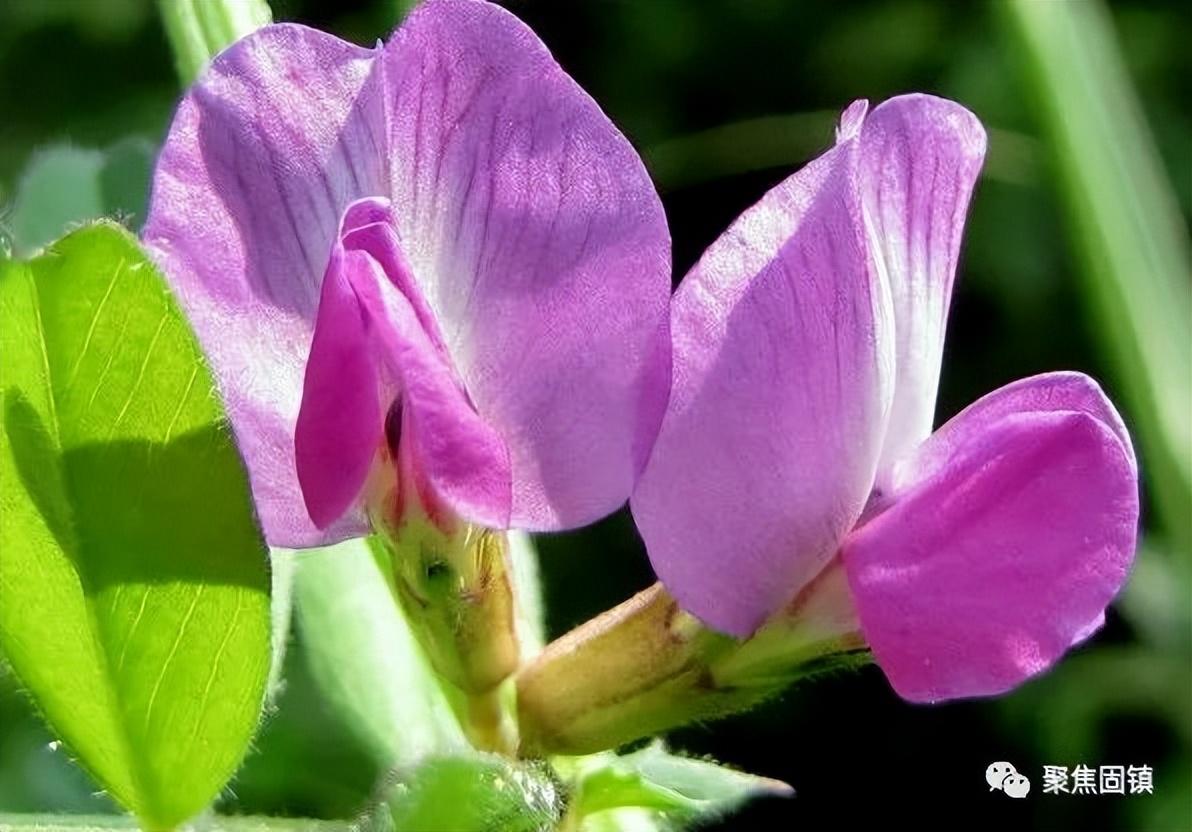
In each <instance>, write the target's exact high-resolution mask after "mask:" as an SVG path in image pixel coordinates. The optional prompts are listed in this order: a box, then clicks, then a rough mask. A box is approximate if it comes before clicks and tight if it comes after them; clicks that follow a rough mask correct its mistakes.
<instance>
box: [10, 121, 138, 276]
mask: <svg viewBox="0 0 1192 832" xmlns="http://www.w3.org/2000/svg"><path fill="white" fill-rule="evenodd" d="M152 166H153V145H151V144H150V143H149V142H147V141H145V140H144V139H139V138H128V139H124V140H123V141H120V142H117V143H116V144H114V145H112V146H111V147H110V148H108V149H107V150H96V149H91V148H81V147H75V146H73V145H66V144H58V145H50V146H49V147H46V148H43V149H41V150H39V151H37V152H36V153H35V154H34V155H33V157H32V158H31V159H30V160H29V163H28V165H26V167H25V171H24V173H23V174H22V175H21V179H20V182H19V183H18V185H17V189H16V194H15V195H14V198H13V209H12V217H11V225H12V238H13V244H14V246H15V248H16V252H17V254H19V255H22V256H26V255H29V254H32V253H33V252H35V251H37V250H38V249H40V248H41V247H42V246H44V245H46V244H47V243H49V242H50V241H52V240H56V239H58V237H60V236H61V235H62V234H64V233H65V232H66V231H67V229H69V228H70V227H71V226H73V225H76V224H78V223H80V222H83V221H84V220H93V219H99V218H100V217H118V218H122V219H125V218H131V219H134V220H139V219H141V218H143V216H144V211H145V204H146V202H147V200H148V198H149V176H150V171H151V169H152Z"/></svg>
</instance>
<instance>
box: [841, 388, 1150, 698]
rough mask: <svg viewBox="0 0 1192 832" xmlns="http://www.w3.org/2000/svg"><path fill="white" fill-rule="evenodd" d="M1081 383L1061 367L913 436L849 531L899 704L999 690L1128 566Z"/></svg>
mask: <svg viewBox="0 0 1192 832" xmlns="http://www.w3.org/2000/svg"><path fill="white" fill-rule="evenodd" d="M1094 390H1095V388H1094V387H1092V386H1090V385H1088V384H1084V383H1083V382H1081V381H1080V379H1079V377H1076V376H1075V375H1074V374H1064V375H1061V376H1059V377H1057V378H1050V379H1049V378H1048V377H1040V378H1039V379H1030V380H1027V381H1025V382H1019V383H1018V384H1016V385H1013V386H1011V387H1010V388H1004V389H1003V390H1000V391H997V392H995V393H993V394H991V395H990V396H987V397H986V398H985V399H982V400H981V401H980V402H977V403H976V404H974V405H973V406H972V407H970V408H969V409H968V410H966V411H965V412H964V413H962V414H960V415H959V416H957V417H956V418H955V419H953V420H952V421H950V422H949V423H948V424H947V425H945V426H944V427H943V428H942V429H941V430H940V431H939V432H938V433H937V434H936V435H935V436H933V437H932V438H931V439H929V440H928V441H927V442H926V443H925V445H924V446H923V448H922V450H921V451H920V452H919V454H918V455H917V456H916V457H915V458H914V461H916V462H918V463H919V465H918V466H916V465H915V464H914V462H908V463H907V464H906V465H905V466H903V470H901V471H900V474H899V479H900V480H901V482H900V484H899V487H898V490H897V492H896V493H895V494H894V495H892V500H893V503H892V504H891V505H890V506H889V507H888V508H886V509H885V510H884V511H882V512H881V513H879V514H877V515H876V516H875V517H874V518H873V519H871V520H870V521H869V522H867V523H865V524H864V525H863V526H862V527H861V528H859V529H858V530H857V531H855V532H854V533H853V534H851V535H850V536H849V538H848V540H847V541H846V543H845V545H844V547H843V551H842V555H843V559H844V564H845V567H846V569H847V570H848V576H849V584H850V587H851V588H852V591H853V595H854V597H855V599H856V603H857V607H858V612H859V614H860V619H861V625H862V629H863V631H864V634H865V637H866V639H867V640H868V641H869V643H870V645H871V646H872V648H873V652H874V656H875V657H876V659H877V662H878V664H879V665H881V667H882V669H883V671H885V673H886V676H887V678H888V679H889V680H890V683H891V684H892V685H893V686H894V689H895V690H896V691H898V693H899V694H900V695H901V696H903V697H904V698H906V699H910V700H912V701H921V702H933V701H937V700H941V699H951V698H957V697H968V696H989V695H994V694H998V693H1003V692H1005V691H1008V690H1010V689H1011V688H1013V687H1015V686H1016V685H1018V684H1020V683H1021V682H1022V681H1024V680H1025V679H1027V678H1029V677H1031V676H1033V675H1035V674H1037V673H1039V672H1041V671H1043V670H1045V669H1046V668H1048V667H1050V666H1051V664H1053V663H1054V662H1055V661H1056V660H1058V659H1059V657H1060V656H1061V655H1062V654H1063V653H1064V652H1065V651H1066V650H1067V649H1068V648H1069V647H1071V646H1072V645H1073V644H1075V643H1077V642H1079V641H1080V640H1082V639H1084V638H1086V637H1087V636H1088V635H1090V634H1091V633H1092V632H1093V631H1094V630H1095V629H1096V627H1097V626H1099V624H1100V622H1101V621H1102V620H1103V619H1102V615H1103V613H1104V610H1105V607H1106V606H1107V605H1108V604H1109V603H1110V601H1111V600H1112V599H1113V597H1114V595H1115V594H1116V593H1117V592H1118V590H1119V589H1120V588H1121V586H1122V584H1123V583H1124V582H1125V580H1126V575H1127V572H1128V570H1129V567H1130V563H1131V561H1132V559H1133V555H1134V548H1135V543H1136V533H1137V523H1138V487H1137V473H1136V470H1135V467H1134V460H1133V453H1132V451H1131V450H1130V447H1129V441H1128V439H1127V438H1126V437H1125V434H1124V433H1118V432H1117V430H1116V429H1115V428H1116V427H1118V426H1120V422H1119V420H1117V417H1116V414H1114V413H1113V410H1112V406H1110V405H1109V404H1108V402H1106V401H1105V400H1104V399H1103V398H1102V397H1100V396H1099V395H1094V394H1093V392H1094ZM1015 406H1018V407H1019V408H1021V409H1016V407H1015ZM916 472H917V474H918V478H917V479H916V477H915V473H916Z"/></svg>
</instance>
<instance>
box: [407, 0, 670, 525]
mask: <svg viewBox="0 0 1192 832" xmlns="http://www.w3.org/2000/svg"><path fill="white" fill-rule="evenodd" d="M384 66H385V72H386V83H387V84H388V86H389V95H390V96H391V98H390V101H389V102H388V103H389V105H390V107H391V109H390V117H389V118H390V122H389V123H390V129H391V133H390V145H391V151H390V153H389V160H390V162H391V165H392V167H391V180H392V192H391V193H392V199H393V205H394V212H395V215H396V218H397V224H398V229H399V233H400V237H401V239H402V241H403V246H404V247H405V252H406V255H407V256H408V257H409V259H410V263H411V265H412V267H413V271H414V274H415V276H416V279H417V280H418V281H419V282H420V283H421V285H422V287H423V294H424V296H425V297H426V299H427V301H428V303H429V305H430V307H431V309H433V310H434V313H435V316H436V318H437V320H438V322H439V325H440V328H441V332H442V334H443V338H444V341H445V343H446V346H447V349H448V351H449V353H450V355H451V357H452V360H453V362H454V365H455V367H456V369H457V370H458V372H459V374H460V377H461V379H462V381H463V383H464V385H465V386H466V387H467V390H468V393H469V395H470V396H471V398H472V400H473V402H474V403H475V405H476V409H477V410H478V411H479V412H480V413H481V414H482V415H483V417H484V419H485V420H486V421H487V422H488V423H489V424H491V425H492V427H493V429H494V430H495V431H496V432H497V433H498V434H499V435H500V436H501V438H502V440H503V441H504V443H505V445H506V446H507V448H508V451H509V455H510V462H511V465H512V472H513V473H512V483H513V486H512V487H513V508H512V519H511V522H512V523H513V524H514V525H515V526H518V527H520V528H527V529H556V528H561V527H569V526H577V525H582V524H584V523H587V522H590V521H592V520H595V519H597V518H599V517H601V516H603V515H605V514H607V513H608V512H610V511H612V510H613V509H615V508H616V507H617V506H618V505H620V504H621V503H622V502H624V500H625V499H626V497H628V495H629V491H630V489H631V488H632V484H633V480H634V477H635V476H636V474H637V472H638V470H639V469H640V466H641V464H642V462H643V461H644V457H645V454H646V452H647V451H648V449H649V447H650V443H651V442H652V441H653V438H654V435H655V433H656V431H657V426H658V422H659V420H660V419H661V415H662V410H663V408H664V406H665V402H666V377H667V373H668V371H669V367H668V360H667V359H668V355H669V334H668V331H667V310H668V303H669V295H670V240H669V235H668V232H667V229H666V222H665V218H664V215H663V211H662V205H661V203H660V201H659V199H658V196H657V194H656V192H655V191H654V188H653V185H652V184H651V182H650V179H649V177H648V176H647V174H646V171H645V169H644V167H643V165H642V163H641V160H640V159H639V158H638V156H637V154H636V153H635V152H634V150H633V148H632V147H631V146H630V145H629V143H628V142H627V141H626V140H625V138H624V137H623V136H622V135H621V134H620V133H619V132H618V131H617V129H616V128H615V127H614V126H613V124H612V123H611V122H610V121H609V120H608V117H607V116H605V115H604V113H603V112H601V110H600V108H599V107H598V106H597V105H596V104H595V102H593V101H592V99H591V98H589V97H588V95H587V94H586V93H584V92H583V90H581V89H580V88H579V86H577V85H576V83H575V82H574V81H573V80H572V79H571V78H569V77H568V76H567V75H566V74H565V73H564V72H563V70H562V69H561V68H560V67H559V65H558V64H557V63H556V62H555V61H554V59H553V58H552V57H551V56H550V54H549V53H548V52H547V50H546V48H545V47H544V46H543V44H542V43H541V41H539V40H538V38H537V37H536V36H535V35H534V34H533V33H532V32H531V31H530V30H529V29H528V28H526V26H525V25H523V24H522V23H521V22H519V21H518V20H517V19H516V18H514V17H513V16H512V15H511V14H509V13H508V12H506V11H504V10H503V9H501V8H499V7H497V6H494V5H490V4H487V3H476V2H465V1H461V0H440V1H439V2H435V0H431V2H427V3H424V4H422V5H420V6H419V7H418V8H416V9H415V10H414V12H413V13H412V14H411V15H410V17H409V18H408V19H407V21H406V23H405V25H404V26H403V27H402V28H401V29H400V30H399V31H398V32H397V33H396V35H395V36H394V38H393V39H392V40H391V41H390V43H389V44H388V46H387V47H386V51H385V63H384Z"/></svg>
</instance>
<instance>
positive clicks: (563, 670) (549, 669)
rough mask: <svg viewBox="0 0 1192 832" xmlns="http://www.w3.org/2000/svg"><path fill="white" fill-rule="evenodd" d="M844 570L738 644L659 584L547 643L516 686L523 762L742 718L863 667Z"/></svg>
mask: <svg viewBox="0 0 1192 832" xmlns="http://www.w3.org/2000/svg"><path fill="white" fill-rule="evenodd" d="M842 593H847V586H846V584H845V582H844V579H843V570H842V569H841V568H840V567H839V566H838V565H835V564H834V565H833V566H831V567H829V568H828V569H827V570H825V572H824V573H823V574H822V575H821V576H820V577H819V578H817V579H816V581H814V582H813V583H812V584H811V585H810V586H808V587H807V588H806V589H805V591H804V592H802V593H800V595H799V597H797V598H796V599H794V601H792V602H791V603H790V604H789V605H788V606H787V607H785V608H784V609H783V610H781V611H780V612H779V613H778V614H777V615H775V616H774V617H773V618H772V619H771V620H770V621H769V622H767V623H766V625H765V626H763V627H762V628H761V629H760V630H759V631H758V632H757V633H756V634H755V635H753V636H752V637H750V638H748V639H745V640H738V639H735V638H732V637H731V636H726V635H723V634H721V633H717V632H715V631H713V630H711V629H709V628H707V627H706V626H704V625H703V624H702V623H700V621H699V620H698V619H697V618H695V617H694V616H692V615H690V614H688V613H686V612H683V610H682V609H681V608H680V607H679V604H678V602H676V601H675V599H674V598H672V597H671V596H670V595H669V594H668V593H667V592H666V590H665V589H663V587H662V585H661V584H655V585H654V586H652V587H650V588H649V589H646V590H644V591H643V592H640V593H638V594H637V595H635V596H634V597H633V598H631V599H629V600H628V601H626V602H624V603H623V604H620V605H619V606H617V607H615V608H613V609H611V610H609V611H607V612H605V613H603V614H602V615H600V616H598V617H596V618H594V619H592V620H591V621H588V622H586V623H585V624H582V625H581V626H579V627H578V628H576V629H575V630H573V631H572V632H570V633H568V634H567V635H565V636H563V637H562V638H560V639H559V640H557V641H555V642H554V643H552V644H550V645H548V646H547V647H546V649H545V650H544V651H543V653H542V654H541V655H540V656H539V657H538V658H537V659H536V660H535V661H534V662H533V663H532V664H530V665H529V666H527V667H526V668H524V669H523V670H522V671H521V672H520V673H519V675H518V678H517V707H518V717H519V727H520V731H521V742H520V746H519V749H518V751H519V754H521V756H523V757H534V756H544V755H548V754H588V753H593V752H596V751H600V750H604V749H607V748H615V747H616V746H619V745H622V744H624V743H626V742H630V741H632V740H635V739H639V738H641V737H645V736H651V735H654V734H657V733H658V732H661V731H665V730H668V729H671V728H676V727H679V726H681V725H685V724H689V723H692V722H697V721H702V720H708V719H715V718H718V717H723V716H727V715H729V714H733V713H737V712H740V711H743V710H746V709H748V708H751V707H753V706H754V705H757V704H758V703H760V702H762V701H764V700H766V699H769V698H771V697H773V696H775V695H777V694H779V693H781V692H782V691H783V690H784V689H785V688H786V687H788V686H789V685H790V684H791V683H792V682H793V681H795V680H796V679H798V678H802V677H806V676H809V675H812V674H814V673H818V672H822V671H825V670H829V669H834V668H839V667H847V666H852V665H856V664H861V663H864V662H867V661H868V660H869V653H868V651H867V650H865V649H864V646H865V645H864V641H863V639H862V638H861V635H860V628H859V625H858V624H857V621H856V618H855V615H854V613H853V612H852V607H851V604H850V603H849V599H848V597H847V595H846V594H842Z"/></svg>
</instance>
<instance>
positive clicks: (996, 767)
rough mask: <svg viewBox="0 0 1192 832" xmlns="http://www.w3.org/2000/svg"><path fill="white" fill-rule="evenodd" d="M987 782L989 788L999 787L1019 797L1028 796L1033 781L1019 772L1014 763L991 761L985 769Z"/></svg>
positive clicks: (1008, 793)
mask: <svg viewBox="0 0 1192 832" xmlns="http://www.w3.org/2000/svg"><path fill="white" fill-rule="evenodd" d="M985 782H986V783H988V784H989V790H990V791H993V790H994V789H997V790H998V791H1000V792H1003V793H1004V794H1006V795H1008V796H1010V797H1014V798H1019V797H1026V796H1027V793H1029V792H1030V790H1031V781H1030V780H1028V779H1027V778H1026V775H1023V774H1019V773H1018V771H1017V769H1015V768H1014V766H1013V765H1011V764H1010V763H1006V762H999V763H990V764H989V766H988V767H987V768H986V769H985Z"/></svg>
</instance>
